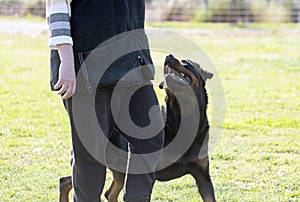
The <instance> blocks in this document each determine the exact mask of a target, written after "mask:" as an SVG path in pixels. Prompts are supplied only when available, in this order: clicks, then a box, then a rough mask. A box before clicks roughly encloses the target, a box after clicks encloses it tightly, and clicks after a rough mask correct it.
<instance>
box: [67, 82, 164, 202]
mask: <svg viewBox="0 0 300 202" xmlns="http://www.w3.org/2000/svg"><path fill="white" fill-rule="evenodd" d="M127 91H130V90H129V88H124V95H125V94H126V92H127ZM112 93H113V90H112V89H106V90H98V91H97V93H96V95H95V97H94V98H95V108H94V109H95V112H96V116H97V122H98V124H99V126H100V127H101V129H102V131H103V133H104V135H105V136H106V137H107V138H110V136H111V134H113V133H114V135H115V132H113V131H116V128H118V126H117V125H116V121H115V118H116V117H113V113H112V106H113V105H114V104H112V103H111V98H112ZM80 96H81V97H82V98H83V99H80V102H82V103H80V105H81V104H82V105H89V103H86V102H85V98H86V97H88V96H90V95H89V94H87V93H86V94H84V93H83V94H81V95H80ZM122 96H123V95H122ZM122 96H121V97H119V98H118V99H119V101H117V103H119V104H117V106H114V107H117V111H122V110H121V109H122V107H129V114H130V118H131V120H132V121H133V122H134V124H136V125H137V126H139V127H141V128H143V127H146V126H147V125H149V124H151V123H150V122H151V121H150V119H149V110H150V108H151V107H152V106H154V105H158V101H157V98H156V95H155V92H154V89H153V86H152V84H148V85H145V86H143V87H142V88H140V89H139V90H138V91H136V92H135V93H134V94H133V96H132V98H131V99H130V102H129V106H122ZM73 97H74V96H73ZM72 99H74V98H71V99H69V100H67V101H65V102H64V104H65V107H66V110H67V112H68V114H69V117H70V123H71V132H72V144H73V152H74V159H73V175H72V178H73V187H74V201H75V202H99V201H100V196H101V193H102V190H103V187H104V183H105V176H106V166H107V163H106V162H113V161H115V160H118V157H120V156H119V155H118V154H116V153H113V154H111V155H110V154H109V153H110V151H107V150H109V147H108V146H107V145H108V143H109V142H105V141H102V142H100V143H99V144H98V143H97V141H98V140H92V141H91V144H90V145H92V146H91V147H95V148H96V150H97V152H91V151H90V149H89V145H87V144H86V143H84V141H85V140H83V139H84V138H85V137H88V135H89V134H82V132H81V134H79V133H80V132H79V130H77V129H78V128H77V125H76V123H78V122H76V121H75V120H77V121H78V120H79V121H82V122H85V123H88V122H89V121H86V119H88V118H89V114H87V115H84V113H85V111H83V112H80V113H78V112H77V113H74V110H77V109H74V108H75V107H74V102H72ZM80 105H78V103H77V105H76V106H77V107H78V106H80ZM72 107H73V109H72ZM158 113H159V112H158ZM75 114H76V115H75ZM75 116H77V117H75ZM157 116H158V117H160V118H161V114H160V113H159V114H158V115H157ZM117 119H118V121H123V122H124V121H125V122H126V121H128V120H125V116H124V117H123V115H122V114H117ZM161 122H162V118H161ZM87 127H88V129H87V132H86V133H90V132H89V131H90V128H93V126H91V127H89V126H87ZM118 131H122V130H120V128H118ZM93 132H95V131H93ZM117 135H122V137H123V138H124V139H125V140H127V141H128V142H129V149H130V153H131V154H134V155H136V154H147V153H152V152H156V151H159V150H160V149H161V148H162V146H163V136H164V134H163V130H160V132H158V133H157V134H156V135H153V137H150V138H143V137H141V138H137V137H132V136H131V135H132V134H128V135H126V132H120V133H118V134H117ZM83 136H84V137H83ZM95 148H94V149H92V150H93V151H95ZM95 153H99V154H100V156H109V157H107V158H109V159H107V160H106V161H105V162H103V161H101V160H99V159H98V158H97V156H95ZM106 153H108V155H107V154H106ZM158 153H159V152H158ZM132 158H133V157H131V155H130V154H129V158H128V162H127V172H128V173H127V176H126V182H125V194H124V200H125V201H128V202H129V201H132V202H135V201H136V202H142V201H150V196H151V192H152V187H153V184H154V181H155V176H154V170H155V167H156V165H157V163H158V159H159V155H156V158H147V157H145V158H144V157H142V161H144V163H142V164H139V163H135V161H133V160H131V159H132ZM121 161H122V159H121ZM123 161H124V162H125V164H126V159H123ZM150 161H151V162H150ZM119 163H120V162H119ZM120 165H123V166H124V163H122V162H121V163H120ZM138 166H145V167H147V166H148V167H147V169H146V171H148V172H140V173H139V172H135V171H134V172H131V171H130V169H129V168H136V167H138ZM109 167H110V166H109ZM125 167H126V165H125ZM133 170H136V169H133Z"/></svg>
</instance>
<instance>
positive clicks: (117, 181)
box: [105, 170, 125, 202]
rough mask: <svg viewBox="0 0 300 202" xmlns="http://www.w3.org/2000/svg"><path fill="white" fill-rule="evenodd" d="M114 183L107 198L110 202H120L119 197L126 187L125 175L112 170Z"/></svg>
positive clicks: (106, 194)
mask: <svg viewBox="0 0 300 202" xmlns="http://www.w3.org/2000/svg"><path fill="white" fill-rule="evenodd" d="M112 174H113V181H112V183H111V185H110V187H109V189H108V190H107V191H106V192H105V198H106V199H107V200H108V201H109V202H118V197H119V194H120V192H121V191H122V189H123V186H124V180H125V173H121V172H118V171H114V170H112Z"/></svg>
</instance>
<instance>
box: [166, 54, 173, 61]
mask: <svg viewBox="0 0 300 202" xmlns="http://www.w3.org/2000/svg"><path fill="white" fill-rule="evenodd" d="M171 59H174V56H173V55H172V54H170V55H167V56H166V60H167V61H168V60H171Z"/></svg>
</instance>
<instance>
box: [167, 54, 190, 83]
mask: <svg viewBox="0 0 300 202" xmlns="http://www.w3.org/2000/svg"><path fill="white" fill-rule="evenodd" d="M164 75H165V79H166V81H168V80H170V79H171V80H173V81H176V82H178V83H179V84H181V85H189V84H191V83H192V78H191V76H190V75H189V74H188V71H187V70H186V69H185V68H184V67H183V65H182V64H181V63H180V61H178V60H177V59H176V58H174V56H173V55H168V56H167V57H166V59H165V64H164Z"/></svg>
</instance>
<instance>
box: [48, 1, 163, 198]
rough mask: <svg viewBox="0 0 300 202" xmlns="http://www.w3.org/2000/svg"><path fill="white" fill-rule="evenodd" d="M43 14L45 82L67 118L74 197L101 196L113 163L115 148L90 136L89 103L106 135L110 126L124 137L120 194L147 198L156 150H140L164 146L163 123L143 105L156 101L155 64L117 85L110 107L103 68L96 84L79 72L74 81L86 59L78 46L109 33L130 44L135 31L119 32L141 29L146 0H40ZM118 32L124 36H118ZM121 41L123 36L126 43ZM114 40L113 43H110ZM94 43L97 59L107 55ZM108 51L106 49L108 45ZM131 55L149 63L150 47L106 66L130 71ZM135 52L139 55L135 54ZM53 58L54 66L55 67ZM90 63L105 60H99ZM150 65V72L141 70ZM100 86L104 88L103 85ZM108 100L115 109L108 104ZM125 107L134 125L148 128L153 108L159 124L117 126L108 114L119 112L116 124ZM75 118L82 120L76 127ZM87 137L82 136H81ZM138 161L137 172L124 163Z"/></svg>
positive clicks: (86, 49)
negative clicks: (47, 61) (47, 54)
mask: <svg viewBox="0 0 300 202" xmlns="http://www.w3.org/2000/svg"><path fill="white" fill-rule="evenodd" d="M46 15H47V22H48V28H49V40H48V46H49V47H50V49H51V80H52V82H51V87H52V89H53V90H57V93H58V94H59V95H61V99H62V100H63V103H64V106H65V108H66V110H67V112H68V115H69V118H70V125H71V136H72V152H73V154H74V157H73V163H72V184H73V187H74V196H73V199H74V201H75V202H98V201H100V198H101V194H102V190H103V187H104V183H105V177H106V167H107V163H106V162H113V161H114V159H111V158H115V156H117V155H116V154H115V155H114V154H111V155H107V154H109V153H110V152H109V151H107V150H108V149H109V147H108V146H107V145H109V141H108V142H105V138H104V140H103V139H101V138H100V140H102V142H100V143H98V142H99V141H98V140H99V139H97V137H96V139H93V138H94V136H93V135H92V133H95V134H99V133H101V132H100V131H98V130H97V131H95V130H94V128H97V127H94V126H93V125H92V123H91V122H92V121H90V120H91V119H92V118H91V117H92V116H91V114H90V113H87V112H86V111H88V110H89V109H90V110H94V111H95V113H96V116H97V122H98V124H99V126H100V128H101V130H102V131H103V133H104V135H105V137H106V138H107V139H110V137H111V136H112V134H114V135H115V134H116V132H115V131H118V132H117V135H120V136H122V137H121V138H125V140H126V141H128V142H129V152H128V153H129V155H128V162H127V165H126V169H127V170H126V172H127V173H126V181H125V185H124V189H125V192H124V201H127V202H131V201H132V202H144V201H145V202H146V201H150V198H151V193H152V188H153V184H154V181H155V173H154V172H155V165H157V164H158V160H159V155H156V156H155V158H146V157H145V158H144V157H143V155H144V154H148V153H155V152H158V154H159V151H160V150H161V149H162V147H163V138H164V132H163V126H161V125H163V119H162V117H161V113H160V112H159V110H154V111H153V110H150V109H152V107H153V106H157V105H158V100H157V97H156V94H155V91H154V89H153V85H152V83H151V81H150V80H151V79H153V74H154V69H151V68H153V67H151V65H149V64H148V65H146V66H147V67H148V70H146V73H147V74H145V72H142V79H143V85H140V84H136V83H134V82H133V83H132V85H124V86H121V89H122V90H120V91H119V92H121V93H120V95H118V96H119V97H118V96H117V97H118V98H117V100H119V102H118V104H116V106H114V104H113V103H112V102H113V101H112V100H113V99H112V98H113V97H114V90H116V89H115V88H116V85H111V86H109V85H108V86H106V85H105V82H106V81H107V80H109V79H110V78H111V77H109V76H105V75H104V76H103V78H104V79H103V82H102V83H101V82H100V83H101V85H100V84H98V83H97V86H96V88H95V86H93V87H92V88H88V87H91V86H89V85H87V84H90V83H91V82H89V81H86V79H87V78H86V76H85V77H84V79H83V80H84V81H81V80H80V81H79V80H78V75H81V74H82V71H83V73H84V71H85V70H86V69H85V59H86V60H87V58H86V57H85V58H82V57H81V56H82V55H84V54H85V53H91V52H92V51H94V50H96V49H97V47H99V46H100V47H101V44H107V41H110V39H113V40H112V41H113V43H117V44H118V42H119V41H120V39H121V41H122V42H120V43H123V45H122V46H123V48H124V41H125V42H126V41H128V42H127V43H128V44H127V45H128V47H130V46H131V45H132V43H133V44H134V43H135V40H137V39H136V37H132V38H131V39H132V40H126V37H127V36H130V35H128V34H126V33H127V32H131V31H134V30H143V29H144V21H145V1H144V0H98V1H97V0H72V1H71V0H47V5H46ZM124 33H125V34H124ZM139 33H144V32H143V31H142V32H139ZM122 38H124V39H125V40H122ZM142 38H143V37H142ZM143 39H144V42H145V44H147V39H146V38H143ZM136 44H138V42H136ZM127 45H126V43H125V46H127ZM104 47H105V46H104ZM118 47H119V46H118V45H116V46H114V47H113V48H118ZM99 50H100V52H101V50H102V52H101V54H102V56H103V58H110V57H111V55H106V54H107V53H106V51H104V50H105V49H103V48H102V49H101V48H100V49H99ZM114 51H115V50H111V52H114ZM137 55H138V56H139V57H138V61H139V62H141V61H142V62H144V61H148V63H149V62H150V63H152V62H151V61H152V60H151V56H150V51H149V49H144V50H135V51H132V52H130V53H126V54H124V56H122V57H121V59H116V61H114V62H113V65H111V66H113V67H114V68H112V70H111V71H110V73H113V74H112V75H119V73H120V72H122V76H123V75H124V72H125V73H126V72H128V71H130V70H132V68H128V64H131V62H132V61H133V59H134V58H136V56H137ZM140 55H142V56H143V57H142V59H141V57H140ZM82 59H83V60H82ZM124 61H125V63H124ZM128 61H129V62H128ZM57 62H58V63H57ZM100 63H101V60H100ZM139 64H140V63H139ZM55 65H56V66H58V67H59V68H57V69H55V68H56V67H54V66H55ZM143 65H145V63H143ZM129 66H130V65H129ZM132 67H135V65H132ZM97 68H98V69H101V68H106V67H101V65H100V66H99V65H98V66H97ZM125 70H126V71H125ZM149 72H150V76H147V75H149ZM92 75H93V73H92ZM94 75H96V74H94ZM55 77H57V78H55ZM98 79H100V78H98ZM82 82H83V83H84V82H87V83H85V84H86V86H87V90H86V91H84V89H83V90H82V91H80V90H79V88H80V87H78V86H80V83H82ZM108 83H109V82H108ZM102 85H103V86H105V87H102ZM83 86H84V84H83ZM91 94H94V97H92V99H90V98H91ZM129 95H130V96H131V97H130V101H129V105H128V106H127V105H124V104H123V100H124V99H125V98H126V97H127V96H129ZM78 97H79V99H78ZM90 101H91V102H90ZM78 103H79V104H78ZM91 103H94V105H95V106H91ZM114 107H115V108H116V109H113V108H114ZM126 108H129V109H128V110H129V114H130V118H131V119H132V121H133V122H134V123H135V124H136V125H137V126H139V127H140V128H147V125H149V114H151V113H152V115H153V113H155V117H156V123H157V124H158V125H157V127H158V128H159V130H158V132H156V134H153V135H151V136H149V134H146V133H148V132H149V133H151V131H148V132H144V133H141V134H140V133H139V134H130V133H135V132H134V131H132V132H130V131H129V132H128V131H126V130H124V131H123V130H122V128H121V127H119V126H118V124H117V121H116V120H115V119H118V122H119V123H120V125H126V124H127V121H128V120H127V118H128V117H126V116H124V115H123V114H122V113H121V111H124V110H125V111H126ZM83 109H84V110H83ZM85 109H88V110H85ZM114 110H115V111H117V113H116V114H117V115H116V117H115V116H114V115H115V112H114ZM149 110H150V111H149ZM150 112H151V113H150ZM150 119H151V118H150ZM151 121H152V119H151V120H150V122H151ZM79 125H84V126H83V127H81V126H79ZM82 128H83V129H84V130H82ZM129 129H130V128H129ZM139 136H141V137H139ZM143 136H145V137H143ZM86 139H87V141H88V143H86V142H85V141H86ZM87 144H88V145H87ZM89 145H90V146H91V145H92V146H91V147H93V148H92V149H91V148H90V147H89ZM98 154H99V155H100V156H109V157H107V158H109V159H107V161H101V160H99V159H98V158H97V157H98V156H97V155H98ZM135 154H137V155H139V154H141V156H142V157H141V159H142V161H139V163H138V161H134V156H135ZM145 156H146V155H145ZM141 162H142V163H141ZM139 166H140V167H141V169H142V167H146V169H144V170H143V169H142V170H143V171H141V172H139V171H137V172H136V171H133V172H131V170H130V168H134V169H133V170H136V169H137V168H138V167H139Z"/></svg>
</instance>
